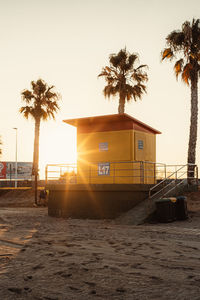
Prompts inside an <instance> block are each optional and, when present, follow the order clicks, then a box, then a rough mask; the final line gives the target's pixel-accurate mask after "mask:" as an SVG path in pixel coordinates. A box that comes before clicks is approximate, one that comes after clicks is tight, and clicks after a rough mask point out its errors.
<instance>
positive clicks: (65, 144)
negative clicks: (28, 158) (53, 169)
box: [39, 122, 77, 179]
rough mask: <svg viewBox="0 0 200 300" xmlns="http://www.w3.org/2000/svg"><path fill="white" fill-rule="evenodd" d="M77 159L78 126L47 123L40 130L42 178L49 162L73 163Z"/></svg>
mask: <svg viewBox="0 0 200 300" xmlns="http://www.w3.org/2000/svg"><path fill="white" fill-rule="evenodd" d="M76 161H77V149H76V128H74V127H72V126H69V125H66V124H64V123H61V122H60V123H59V124H57V123H56V122H53V123H51V124H47V123H46V124H45V125H44V126H43V127H42V128H41V132H40V154H39V168H40V178H41V179H44V177H45V166H46V165H47V164H71V163H76Z"/></svg>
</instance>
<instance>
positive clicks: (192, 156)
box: [187, 73, 198, 183]
mask: <svg viewBox="0 0 200 300" xmlns="http://www.w3.org/2000/svg"><path fill="white" fill-rule="evenodd" d="M197 122H198V75H197V73H196V74H195V76H194V78H192V80H191V116H190V136H189V145H188V164H195V162H196V142H197ZM187 175H188V178H194V166H188V174H187ZM188 183H192V181H191V180H188Z"/></svg>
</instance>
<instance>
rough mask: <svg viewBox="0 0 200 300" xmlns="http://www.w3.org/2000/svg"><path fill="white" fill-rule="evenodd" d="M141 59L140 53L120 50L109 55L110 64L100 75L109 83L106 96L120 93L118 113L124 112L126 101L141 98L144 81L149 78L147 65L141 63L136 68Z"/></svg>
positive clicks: (105, 91)
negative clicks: (146, 69) (146, 70)
mask: <svg viewBox="0 0 200 300" xmlns="http://www.w3.org/2000/svg"><path fill="white" fill-rule="evenodd" d="M138 60H139V58H138V54H136V53H132V54H130V53H129V52H128V51H127V50H126V48H125V49H122V50H120V51H119V53H118V54H111V55H110V57H109V66H105V67H104V68H103V69H102V72H101V73H100V74H99V75H98V77H100V76H104V78H105V80H106V82H107V85H106V86H105V88H104V90H103V92H104V96H105V97H108V98H110V96H116V95H119V106H118V113H119V114H122V113H124V107H125V102H126V101H130V100H131V99H134V100H135V101H137V100H138V99H141V97H142V95H143V93H144V92H146V86H145V85H144V82H146V81H147V80H148V76H147V73H146V72H145V71H144V68H146V67H147V65H140V66H138V67H137V68H135V66H134V65H135V63H136V62H137V61H138Z"/></svg>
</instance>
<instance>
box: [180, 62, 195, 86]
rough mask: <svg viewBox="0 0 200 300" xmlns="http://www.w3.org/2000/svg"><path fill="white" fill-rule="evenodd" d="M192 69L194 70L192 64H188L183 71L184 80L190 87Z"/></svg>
mask: <svg viewBox="0 0 200 300" xmlns="http://www.w3.org/2000/svg"><path fill="white" fill-rule="evenodd" d="M192 69H193V67H192V64H190V63H188V64H186V65H185V67H184V68H183V71H182V79H183V81H184V82H185V83H186V84H188V85H189V80H190V79H191V74H192Z"/></svg>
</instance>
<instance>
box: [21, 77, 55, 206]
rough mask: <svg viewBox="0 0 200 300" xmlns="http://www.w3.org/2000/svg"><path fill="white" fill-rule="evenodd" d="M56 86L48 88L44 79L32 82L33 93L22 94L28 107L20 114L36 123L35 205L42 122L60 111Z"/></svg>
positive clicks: (34, 154) (25, 91)
mask: <svg viewBox="0 0 200 300" xmlns="http://www.w3.org/2000/svg"><path fill="white" fill-rule="evenodd" d="M53 88H54V86H50V87H49V86H48V85H47V83H45V82H44V81H43V80H42V79H38V80H37V81H32V82H31V91H29V90H23V91H22V92H21V97H22V100H23V101H24V102H25V103H26V106H22V107H21V108H20V110H19V111H20V113H22V114H23V115H24V117H25V118H26V119H28V118H29V117H32V118H33V119H34V121H35V137H34V151H33V175H34V176H35V203H36V204H37V178H38V161H39V135H40V123H41V120H43V121H46V120H48V119H49V118H53V119H55V113H56V112H57V111H58V110H59V106H58V100H59V98H60V95H59V94H58V93H56V92H54V91H53Z"/></svg>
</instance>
